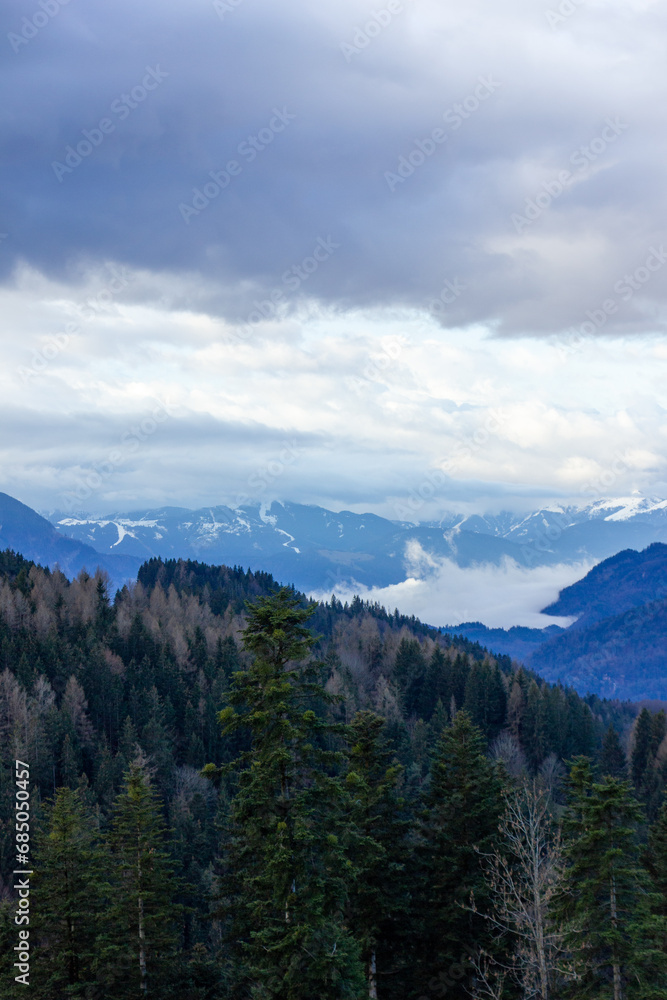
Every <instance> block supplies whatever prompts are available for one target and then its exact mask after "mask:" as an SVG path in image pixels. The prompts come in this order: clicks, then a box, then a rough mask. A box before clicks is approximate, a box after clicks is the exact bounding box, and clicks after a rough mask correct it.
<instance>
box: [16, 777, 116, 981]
mask: <svg viewBox="0 0 667 1000" xmlns="http://www.w3.org/2000/svg"><path fill="white" fill-rule="evenodd" d="M35 856H36V862H35V874H34V884H33V893H34V895H33V903H34V911H35V913H36V921H35V923H36V927H35V931H36V935H34V936H35V937H36V938H37V939H41V940H42V941H43V942H44V943H43V946H42V947H41V948H40V949H39V951H38V953H37V955H36V957H35V961H34V963H33V968H34V973H35V976H34V978H35V979H36V980H37V982H36V983H35V984H34V985H36V986H37V989H38V990H39V993H38V995H40V996H41V997H43V998H44V1000H50V998H53V1000H59V998H60V997H93V996H94V997H99V996H101V992H100V991H99V989H95V990H94V991H92V992H91V988H90V984H91V983H94V982H95V980H96V978H97V973H98V972H99V971H100V970H99V955H98V942H99V938H100V936H101V934H102V918H103V916H104V907H105V903H106V902H107V901H108V896H109V886H108V884H107V878H106V876H107V875H108V856H107V854H106V851H105V850H104V849H103V847H102V846H101V844H100V837H99V830H98V829H97V826H96V823H95V819H94V817H93V815H92V814H91V813H90V812H89V810H88V809H87V807H86V804H85V802H84V798H83V794H82V792H81V791H79V790H76V791H73V790H72V789H70V788H59V789H58V790H57V792H56V796H55V800H54V801H53V803H52V804H50V805H47V806H46V807H45V816H44V827H43V830H42V831H41V832H39V833H38V836H37V838H36V845H35Z"/></svg>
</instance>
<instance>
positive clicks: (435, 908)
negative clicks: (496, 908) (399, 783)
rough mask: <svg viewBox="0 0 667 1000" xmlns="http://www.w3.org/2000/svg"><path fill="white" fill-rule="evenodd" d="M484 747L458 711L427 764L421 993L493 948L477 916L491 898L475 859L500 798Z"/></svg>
mask: <svg viewBox="0 0 667 1000" xmlns="http://www.w3.org/2000/svg"><path fill="white" fill-rule="evenodd" d="M485 749H486V747H485V740H484V737H483V736H482V734H481V732H480V731H479V729H478V728H477V727H476V726H475V725H474V724H473V722H472V720H471V718H470V716H469V715H468V714H467V713H466V712H463V711H461V712H458V713H457V715H456V718H455V720H454V722H453V724H452V725H451V727H450V728H448V729H446V730H445V731H444V732H443V734H442V736H441V738H440V742H439V744H438V747H437V750H436V755H435V759H434V761H433V765H432V767H431V774H430V783H429V787H428V790H427V793H426V796H425V806H426V809H425V812H424V815H423V820H422V851H421V853H422V859H423V880H424V885H423V889H422V892H423V894H424V898H423V909H422V919H423V924H422V927H421V929H420V934H421V935H422V954H421V963H420V964H421V984H422V989H424V991H425V990H426V989H427V988H428V983H429V982H430V981H431V980H435V981H436V982H437V981H438V977H444V978H446V977H447V975H448V971H449V970H450V969H451V968H452V967H454V966H456V967H458V968H465V967H466V965H468V966H469V956H470V953H471V950H472V949H474V948H475V947H479V948H484V947H485V946H487V945H488V946H489V947H492V934H491V932H490V930H489V928H488V925H487V922H486V921H485V920H484V919H483V916H482V914H483V913H485V912H486V911H487V910H488V908H489V904H490V897H489V888H488V884H487V882H486V879H485V876H484V869H483V865H482V861H481V857H482V855H484V854H490V853H492V851H493V849H494V847H495V844H496V840H497V836H498V824H499V821H500V817H501V814H502V811H503V798H502V785H501V781H500V777H499V773H498V771H497V768H496V766H495V764H493V763H492V762H491V761H489V760H488V758H487V756H486V753H485ZM471 902H474V907H475V908H476V909H477V911H478V912H477V913H474V912H472V911H471ZM442 981H443V982H444V979H442ZM445 985H446V984H445ZM468 985H470V976H468ZM461 989H463V984H461Z"/></svg>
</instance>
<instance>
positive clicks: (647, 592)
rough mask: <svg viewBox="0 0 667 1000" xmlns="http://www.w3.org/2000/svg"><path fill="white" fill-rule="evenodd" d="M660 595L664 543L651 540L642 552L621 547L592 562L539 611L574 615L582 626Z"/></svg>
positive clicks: (666, 563) (666, 561)
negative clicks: (596, 561)
mask: <svg viewBox="0 0 667 1000" xmlns="http://www.w3.org/2000/svg"><path fill="white" fill-rule="evenodd" d="M664 597H667V545H663V544H661V543H659V542H655V543H654V544H653V545H650V546H649V547H648V548H647V549H645V550H644V551H643V552H636V551H634V550H633V549H625V550H624V551H623V552H619V553H618V554H617V555H615V556H613V557H612V558H611V559H605V561H604V562H602V563H599V564H598V565H597V566H594V567H593V569H592V570H591V571H590V572H589V573H587V574H586V576H585V577H583V579H581V580H578V581H577V582H576V583H573V584H572V586H570V587H566V588H565V590H562V591H561V592H560V594H559V596H558V600H557V601H554V602H553V604H550V605H549V606H548V607H546V608H544V611H543V614H546V615H577V617H578V621H577V626H578V627H582V626H583V625H590V624H592V623H593V622H596V621H601V620H602V619H603V618H609V617H612V616H614V615H618V614H621V613H622V612H624V611H628V610H629V609H630V608H635V607H638V606H639V605H642V604H648V603H649V602H650V601H655V600H659V599H661V598H664Z"/></svg>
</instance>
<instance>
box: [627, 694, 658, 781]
mask: <svg viewBox="0 0 667 1000" xmlns="http://www.w3.org/2000/svg"><path fill="white" fill-rule="evenodd" d="M652 745H653V726H652V724H651V713H650V712H649V711H648V709H647V708H643V709H642V710H641V712H640V713H639V717H638V718H637V722H636V725H635V731H634V743H633V747H632V758H631V770H632V780H633V782H634V786H635V789H636V790H637V791H639V790H640V789H641V787H642V784H643V782H644V778H645V776H646V771H647V769H648V767H649V764H650V762H651V749H652Z"/></svg>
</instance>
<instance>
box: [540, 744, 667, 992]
mask: <svg viewBox="0 0 667 1000" xmlns="http://www.w3.org/2000/svg"><path fill="white" fill-rule="evenodd" d="M569 805H570V816H569V818H568V820H567V822H566V825H565V826H566V837H567V840H566V847H565V855H566V866H567V867H566V874H565V879H564V883H563V887H562V892H561V896H560V906H559V914H560V916H561V918H562V919H563V920H564V921H565V924H566V936H565V940H566V943H567V944H568V946H569V948H570V950H571V952H572V955H573V960H574V964H573V973H574V978H573V980H572V982H571V984H570V987H569V992H568V996H571V997H576V998H577V1000H580V998H581V1000H584V998H595V1000H607V998H610V997H613V998H614V1000H631V998H632V1000H648V998H651V997H655V998H656V1000H657V998H658V997H661V996H664V995H665V991H666V990H667V980H666V979H665V972H664V970H665V961H664V959H665V956H664V955H661V953H660V946H659V933H660V926H659V923H656V918H655V917H654V915H653V914H652V907H654V905H655V897H654V896H652V894H651V891H650V886H649V884H648V882H647V878H646V873H645V872H644V870H643V869H642V866H641V865H640V863H639V858H638V854H639V847H638V841H637V836H636V832H637V828H638V825H639V824H640V823H641V821H642V819H643V814H642V810H641V807H640V805H639V803H638V802H637V801H636V799H634V797H633V796H632V794H631V791H630V786H629V784H628V783H627V782H624V781H619V780H618V779H617V778H612V777H605V778H604V779H603V780H602V781H601V782H594V781H593V779H592V773H591V770H590V767H589V766H588V764H587V762H586V761H585V760H582V759H579V760H578V761H577V762H576V766H575V768H574V769H573V775H572V776H571V782H570V799H569Z"/></svg>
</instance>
